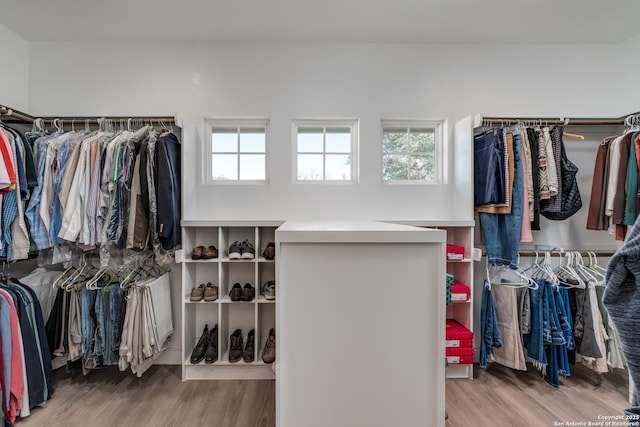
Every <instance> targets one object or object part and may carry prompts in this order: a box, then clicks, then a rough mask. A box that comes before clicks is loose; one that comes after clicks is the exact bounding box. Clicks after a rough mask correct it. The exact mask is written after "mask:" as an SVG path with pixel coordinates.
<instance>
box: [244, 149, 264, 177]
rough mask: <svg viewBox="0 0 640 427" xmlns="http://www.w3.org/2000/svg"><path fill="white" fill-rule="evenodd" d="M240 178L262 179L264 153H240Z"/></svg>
mask: <svg viewBox="0 0 640 427" xmlns="http://www.w3.org/2000/svg"><path fill="white" fill-rule="evenodd" d="M240 179H252V180H257V181H264V180H265V179H266V173H265V155H264V154H241V155H240Z"/></svg>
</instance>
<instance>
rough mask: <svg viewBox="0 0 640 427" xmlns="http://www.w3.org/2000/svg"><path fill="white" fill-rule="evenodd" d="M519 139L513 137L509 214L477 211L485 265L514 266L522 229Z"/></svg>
mask: <svg viewBox="0 0 640 427" xmlns="http://www.w3.org/2000/svg"><path fill="white" fill-rule="evenodd" d="M521 152H522V137H521V136H520V135H518V134H516V135H514V136H513V168H514V181H513V194H512V195H511V213H510V214H490V213H484V212H480V214H479V215H480V225H481V226H482V233H483V235H484V240H485V245H486V247H487V257H488V260H489V263H491V264H498V265H509V266H510V267H511V268H512V269H516V268H517V267H518V249H519V244H520V231H521V228H522V204H523V202H524V194H523V193H522V188H523V184H522V180H523V173H522V160H521V159H522V155H521Z"/></svg>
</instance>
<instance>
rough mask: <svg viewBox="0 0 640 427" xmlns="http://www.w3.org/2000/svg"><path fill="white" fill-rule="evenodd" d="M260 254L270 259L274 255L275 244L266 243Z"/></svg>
mask: <svg viewBox="0 0 640 427" xmlns="http://www.w3.org/2000/svg"><path fill="white" fill-rule="evenodd" d="M262 256H263V257H265V258H266V259H268V260H272V259H274V258H275V257H276V245H275V243H273V242H269V243H267V247H266V248H264V251H263V252H262Z"/></svg>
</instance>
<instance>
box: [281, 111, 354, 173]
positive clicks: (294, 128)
mask: <svg viewBox="0 0 640 427" xmlns="http://www.w3.org/2000/svg"><path fill="white" fill-rule="evenodd" d="M306 127H315V128H320V127H321V128H349V129H350V133H351V153H350V155H351V179H348V180H341V179H298V154H305V153H304V152H303V153H298V129H299V128H306ZM358 128H359V120H358V119H356V118H303V119H294V120H293V122H292V124H291V141H292V144H291V148H292V155H291V158H292V162H291V163H292V165H293V167H292V170H291V177H292V179H293V182H294V183H296V184H304V185H308V184H337V185H351V184H355V183H357V182H358V145H359V142H358V141H359V140H358V135H359V132H358V131H359V129H358ZM309 154H322V155H323V160H322V167H323V168H325V169H326V161H325V156H326V155H327V154H345V153H332V152H327V151H326V150H324V147H323V151H322V153H320V152H316V153H309Z"/></svg>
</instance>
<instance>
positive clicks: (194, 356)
mask: <svg viewBox="0 0 640 427" xmlns="http://www.w3.org/2000/svg"><path fill="white" fill-rule="evenodd" d="M208 345H209V325H204V330H203V331H202V335H200V339H199V340H198V344H196V346H195V347H194V348H193V351H192V352H191V363H194V364H195V363H200V362H202V359H204V354H205V353H206V351H207V347H208Z"/></svg>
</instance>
